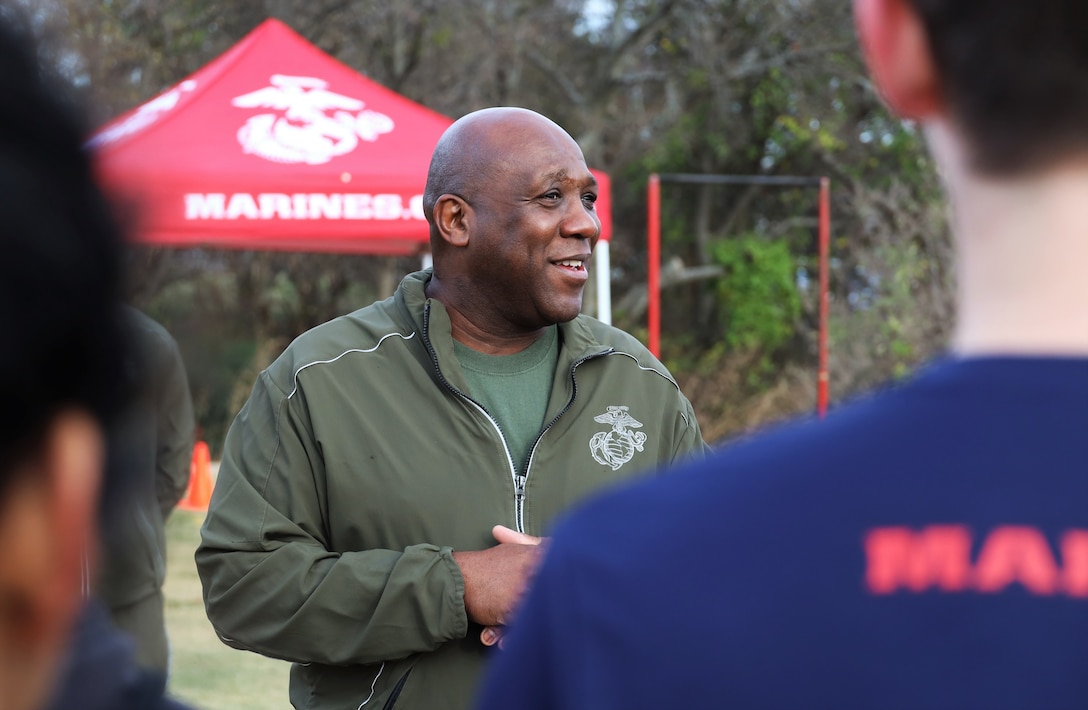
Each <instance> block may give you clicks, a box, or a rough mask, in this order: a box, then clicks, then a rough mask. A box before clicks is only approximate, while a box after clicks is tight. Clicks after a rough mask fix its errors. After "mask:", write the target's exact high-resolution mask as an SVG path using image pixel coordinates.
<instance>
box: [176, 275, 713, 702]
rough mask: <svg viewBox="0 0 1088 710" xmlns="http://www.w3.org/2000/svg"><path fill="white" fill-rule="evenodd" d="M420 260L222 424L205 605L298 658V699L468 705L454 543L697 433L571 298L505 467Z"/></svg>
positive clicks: (657, 367) (601, 481)
mask: <svg viewBox="0 0 1088 710" xmlns="http://www.w3.org/2000/svg"><path fill="white" fill-rule="evenodd" d="M429 278H430V272H429V271H423V272H419V273H415V274H411V275H409V276H407V277H406V278H405V279H404V281H403V282H402V283H401V285H400V288H399V289H398V290H397V293H396V294H395V295H394V296H393V297H392V298H390V299H387V300H385V301H382V302H380V303H375V304H373V305H371V306H368V307H366V308H363V309H361V310H359V311H356V312H354V313H352V314H350V315H346V316H343V317H340V318H337V319H335V320H333V321H330V322H329V323H326V324H324V325H322V326H319V327H317V328H315V329H313V330H311V331H309V332H307V333H305V334H303V335H302V336H301V337H299V338H298V339H297V340H296V341H295V342H294V343H292V344H291V345H290V347H288V348H287V350H286V351H285V352H284V353H283V355H281V356H280V357H279V358H278V359H277V360H276V361H275V362H274V363H273V364H272V365H271V366H270V367H269V368H268V369H267V370H265V371H264V372H262V373H261V375H260V377H259V379H258V380H257V383H256V385H255V387H254V390H253V394H252V396H251V397H250V400H249V402H248V403H247V404H246V405H245V407H244V408H243V409H242V411H241V412H240V413H239V415H238V417H237V419H236V420H235V422H234V424H233V425H232V426H231V429H230V432H229V433H228V435H227V441H226V447H225V451H224V454H223V460H222V463H221V466H220V469H219V477H218V480H217V482H216V485H215V490H214V493H213V495H212V500H211V506H210V509H209V511H208V517H207V519H206V521H205V523H204V526H203V529H202V542H201V545H200V547H199V548H198V550H197V553H196V560H197V566H198V569H199V572H200V577H201V580H202V582H203V585H204V601H205V605H206V607H207V611H208V617H209V618H210V619H211V621H212V624H213V626H214V627H215V629H216V631H217V632H218V633H219V635H220V637H221V638H222V639H223V641H224V642H226V643H227V644H229V645H231V646H234V647H237V648H244V649H249V650H252V651H256V652H258V653H261V654H264V655H267V656H273V657H276V658H283V659H287V660H290V661H293V662H294V663H295V665H294V666H293V667H292V670H291V689H290V695H291V702H292V703H293V704H294V706H295V707H296V708H307V709H309V708H337V709H338V710H343V709H345V708H350V709H351V710H354V709H355V708H359V707H362V708H364V709H367V708H371V707H374V708H392V707H394V706H395V707H397V708H422V709H425V710H440V709H441V708H464V707H467V706H468V704H469V703H470V701H471V697H472V693H473V691H474V686H475V683H476V680H477V676H478V673H479V671H480V668H481V664H482V663H483V661H484V660H485V659H486V657H487V654H488V653H489V651H490V649H488V648H486V647H484V646H483V645H482V644H481V643H480V642H479V631H480V630H481V629H480V627H479V626H476V625H474V624H471V623H470V622H469V620H468V618H467V617H466V614H465V607H464V581H463V579H462V577H461V573H460V569H459V568H458V566H457V564H456V563H455V562H454V561H453V558H452V556H451V553H452V551H453V550H478V549H483V548H487V547H491V546H492V545H494V544H495V542H494V540H493V539H492V538H491V533H490V531H491V527H492V526H493V525H495V524H503V525H506V526H508V527H511V528H516V529H519V530H523V531H525V532H527V533H530V534H533V535H546V534H547V533H548V529H549V525H550V524H551V523H552V522H553V521H554V519H555V517H556V515H557V514H559V513H560V512H561V511H563V510H564V509H566V508H567V507H568V506H569V505H570V504H571V503H572V502H574V501H576V500H578V499H580V498H582V497H584V496H585V495H587V494H588V493H590V492H591V491H593V490H595V489H598V488H600V487H602V486H604V485H607V484H610V483H613V482H615V481H617V480H620V479H626V478H629V477H631V476H632V475H634V474H636V473H639V472H642V471H646V470H648V469H651V468H653V467H654V466H655V465H656V464H658V463H660V462H671V461H677V460H680V459H684V458H687V457H691V456H701V455H702V454H703V452H704V451H705V449H706V446H705V444H704V443H703V441H702V438H701V435H700V432H699V425H698V423H697V422H696V420H695V416H694V414H693V412H692V408H691V405H690V404H689V403H688V401H687V399H685V398H684V396H683V395H682V394H681V393H680V390H679V388H678V387H677V386H676V383H675V382H674V381H673V380H672V378H671V377H670V376H669V374H668V372H667V371H666V370H665V368H664V366H662V365H661V363H659V362H658V361H657V360H656V359H654V358H653V356H651V355H650V354H649V353H648V352H647V351H646V349H645V348H643V347H642V346H641V345H640V344H639V343H638V342H637V341H636V340H635V339H634V338H632V337H631V336H629V335H627V334H626V333H623V332H622V331H619V330H616V329H615V328H612V327H609V326H606V325H603V324H601V323H600V322H598V321H596V320H594V319H592V318H588V317H584V316H580V317H578V318H576V319H575V320H573V321H571V322H570V323H564V324H561V325H560V326H559V329H560V331H559V332H560V339H561V345H560V353H559V363H558V367H557V370H556V376H555V382H554V385H553V387H552V392H551V396H550V400H549V404H548V413H547V416H546V421H547V422H548V423H547V425H546V426H545V427H544V429H543V431H542V432H541V434H540V436H539V438H538V439H537V442H536V444H535V445H534V447H533V448H532V450H531V452H530V455H529V463H528V466H527V468H526V469H525V470H526V472H527V473H526V476H525V477H520V476H519V475H518V474H517V473H516V470H517V469H516V467H515V466H514V465H513V463H512V462H511V460H510V455H509V453H508V451H507V447H506V444H505V443H504V441H503V437H502V434H501V432H500V430H499V427H498V425H497V424H496V423H495V422H494V421H493V419H492V418H491V417H490V416H489V414H488V413H487V411H486V410H485V409H484V408H483V407H482V406H480V405H479V404H477V403H475V402H474V401H473V400H472V399H471V398H470V397H469V396H468V395H467V394H465V393H466V392H467V391H468V386H467V385H466V384H465V379H464V376H463V375H462V372H461V369H460V367H459V365H458V362H457V359H456V357H455V355H454V352H453V340H452V338H451V336H450V321H449V316H448V315H447V312H446V309H445V308H444V307H443V306H442V304H441V303H439V302H438V301H434V300H430V299H428V298H427V297H426V296H425V295H424V286H425V284H426V282H427V280H428V279H429ZM624 408H626V409H624Z"/></svg>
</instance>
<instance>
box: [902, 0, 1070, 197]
mask: <svg viewBox="0 0 1088 710" xmlns="http://www.w3.org/2000/svg"><path fill="white" fill-rule="evenodd" d="M910 2H911V3H912V5H913V6H914V8H915V9H916V11H917V12H918V14H919V17H920V18H921V20H922V23H923V25H924V26H925V29H926V33H927V35H928V38H929V42H930V48H931V51H932V53H933V58H934V61H935V63H936V67H937V70H938V73H939V74H940V77H941V82H942V90H943V93H944V98H945V100H946V101H947V102H948V105H949V107H950V109H951V111H952V116H953V118H954V119H955V121H956V124H957V127H958V128H959V130H960V131H961V132H962V133H963V135H964V136H965V138H966V140H967V141H968V144H969V145H968V147H969V150H970V158H971V160H972V164H973V167H974V168H975V169H977V170H979V171H981V172H983V173H988V174H995V175H1014V174H1019V173H1025V172H1028V171H1031V170H1034V169H1038V168H1045V167H1047V166H1049V165H1052V164H1054V163H1056V162H1058V161H1060V160H1062V159H1065V158H1068V157H1070V156H1076V155H1080V154H1084V153H1086V152H1088V2H1086V1H1085V0H1031V1H1030V2H1028V1H1026V0H910Z"/></svg>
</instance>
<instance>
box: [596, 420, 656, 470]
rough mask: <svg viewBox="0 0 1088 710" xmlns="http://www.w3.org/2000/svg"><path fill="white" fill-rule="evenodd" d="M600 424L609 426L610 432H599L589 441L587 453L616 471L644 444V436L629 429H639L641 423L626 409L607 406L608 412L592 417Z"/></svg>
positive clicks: (640, 449)
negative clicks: (610, 427)
mask: <svg viewBox="0 0 1088 710" xmlns="http://www.w3.org/2000/svg"><path fill="white" fill-rule="evenodd" d="M593 420H594V421H597V422H600V423H601V424H611V425H612V430H611V431H599V432H597V433H596V434H594V435H593V438H591V439H590V440H589V452H590V453H591V454H593V460H594V461H596V462H597V463H599V464H602V465H604V466H611V467H612V470H613V471H615V470H617V469H618V468H619V467H620V466H622V465H624V464H625V463H627V462H628V461H630V460H631V459H632V458H634V455H635V452H636V451H642V449H643V444H645V443H646V434H644V433H642V432H641V431H631V429H641V428H642V422H640V421H639V420H637V419H635V418H634V417H632V416H631V413H630V412H629V411H628V407H625V406H622V405H609V407H608V411H607V412H605V413H604V414H598V415H597V416H595V417H593Z"/></svg>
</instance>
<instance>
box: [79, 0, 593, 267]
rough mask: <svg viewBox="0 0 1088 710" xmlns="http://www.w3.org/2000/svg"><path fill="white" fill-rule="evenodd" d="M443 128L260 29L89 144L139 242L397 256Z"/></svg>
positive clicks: (309, 49) (410, 231)
mask: <svg viewBox="0 0 1088 710" xmlns="http://www.w3.org/2000/svg"><path fill="white" fill-rule="evenodd" d="M450 123H451V121H450V119H448V118H446V117H445V116H442V115H440V114H438V113H435V112H433V111H431V110H430V109H427V108H425V107H423V106H421V105H419V104H417V103H415V102H413V101H410V100H408V99H406V98H404V97H403V96H400V95H399V94H397V93H395V92H393V91H390V90H389V89H386V88H385V87H383V86H380V85H379V84H376V83H374V82H373V81H370V80H369V79H367V78H366V77H364V76H362V75H361V74H359V73H358V72H356V71H355V70H353V69H351V68H350V67H347V66H346V65H344V64H341V63H340V62H338V61H337V60H335V59H333V58H332V57H330V56H328V55H327V54H325V53H324V52H322V51H321V50H320V49H318V48H317V47H315V46H314V45H312V44H310V43H309V42H307V41H306V40H305V39H303V38H302V37H301V36H299V35H298V34H297V33H295V32H294V31H293V30H291V29H290V28H289V27H287V26H286V25H284V24H283V23H281V22H279V21H277V20H274V19H270V20H266V21H265V22H263V23H262V24H261V25H259V26H258V27H257V28H256V29H254V30H253V31H252V32H250V33H249V34H248V35H247V36H246V37H245V38H243V39H242V40H241V41H240V42H239V43H238V44H237V45H235V46H234V47H233V48H231V49H230V50H228V51H227V52H226V53H224V54H223V55H221V56H220V57H219V58H217V59H215V60H214V61H212V62H211V63H210V64H208V65H207V66H205V67H204V68H202V69H200V70H199V71H197V72H196V73H195V74H193V75H192V76H190V77H188V78H186V79H185V80H183V81H181V82H179V83H178V84H177V85H175V86H174V87H172V88H170V89H169V90H168V91H166V92H164V93H163V94H161V95H160V96H158V97H156V98H155V99H153V100H151V101H149V102H147V103H146V104H143V105H142V106H139V107H137V108H135V109H133V110H132V111H129V112H128V113H126V114H124V115H122V116H119V117H118V118H116V119H114V120H113V121H111V122H109V123H108V124H106V125H105V126H103V127H102V128H101V129H100V130H99V131H98V132H97V133H95V135H94V136H93V137H92V138H91V141H90V145H91V146H92V147H93V148H94V149H95V151H96V153H97V165H98V170H99V173H100V177H101V179H102V181H103V183H104V185H105V186H106V188H107V189H108V190H109V191H110V192H111V193H112V194H113V195H115V196H116V197H118V198H120V199H122V200H124V201H125V202H131V203H133V204H135V205H136V206H137V207H138V210H137V218H136V224H135V227H136V234H135V238H136V239H137V240H138V241H140V242H143V243H148V244H155V245H160V246H170V247H190V246H208V247H222V248H233V249H262V250H284V251H310V252H337V253H362V254H397V255H405V254H415V253H420V252H421V251H423V249H424V248H425V246H426V244H427V240H428V230H427V224H426V222H425V220H424V217H423V208H422V193H423V186H424V183H425V181H426V175H427V166H428V164H429V162H430V156H431V152H432V150H433V149H434V146H435V144H436V143H437V142H438V137H439V136H440V135H441V134H442V132H443V131H444V130H445V129H446V128H447V127H448V126H449V125H450ZM594 173H595V174H596V176H597V179H598V181H599V182H600V198H599V200H598V203H597V204H598V209H599V213H600V216H601V223H602V230H603V235H602V236H603V238H604V239H607V238H608V237H609V236H610V233H611V227H612V224H611V212H610V200H609V182H608V178H607V176H606V175H604V174H603V173H600V172H597V171H594ZM604 251H605V252H606V251H607V250H604ZM602 256H606V253H605V254H602ZM598 267H599V269H600V270H603V271H605V273H607V267H606V265H605V264H603V263H602V264H598Z"/></svg>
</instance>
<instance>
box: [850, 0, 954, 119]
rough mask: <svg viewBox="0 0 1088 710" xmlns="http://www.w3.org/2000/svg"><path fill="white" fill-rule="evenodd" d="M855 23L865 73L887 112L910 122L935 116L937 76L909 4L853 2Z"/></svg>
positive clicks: (938, 102)
mask: <svg viewBox="0 0 1088 710" xmlns="http://www.w3.org/2000/svg"><path fill="white" fill-rule="evenodd" d="M854 21H855V24H856V26H857V33H858V38H859V39H860V41H861V47H862V50H863V51H864V52H865V59H866V61H867V62H868V65H869V71H870V72H871V73H872V75H873V80H874V81H875V82H876V85H877V87H878V88H879V90H880V93H881V95H882V96H883V97H884V100H885V101H887V103H888V105H889V106H890V107H891V109H892V110H893V111H895V112H896V113H897V114H899V115H900V116H902V117H903V118H910V119H925V118H928V117H930V116H932V115H933V114H936V113H939V112H940V111H941V110H942V109H943V101H942V96H941V86H940V77H939V76H938V74H937V68H936V64H935V63H934V61H933V54H932V52H931V50H930V45H929V38H928V37H927V36H926V32H925V26H924V25H923V24H922V20H921V18H920V17H919V16H918V14H917V12H915V10H914V8H913V7H912V6H911V4H910V2H909V0H854Z"/></svg>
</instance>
